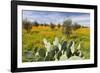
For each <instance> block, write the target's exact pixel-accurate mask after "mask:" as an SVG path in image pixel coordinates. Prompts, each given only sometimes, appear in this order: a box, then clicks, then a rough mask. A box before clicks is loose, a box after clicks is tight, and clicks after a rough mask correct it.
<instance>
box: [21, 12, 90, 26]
mask: <svg viewBox="0 0 100 73" xmlns="http://www.w3.org/2000/svg"><path fill="white" fill-rule="evenodd" d="M25 18H27V19H28V20H29V21H31V22H34V21H38V22H39V23H51V22H52V23H55V24H57V23H63V21H64V20H65V19H69V18H70V19H72V21H73V23H74V22H77V23H79V24H82V25H87V26H89V24H90V23H89V22H90V15H89V14H88V13H75V12H53V11H52V12H50V11H32V10H31V11H27V10H24V11H23V19H25Z"/></svg>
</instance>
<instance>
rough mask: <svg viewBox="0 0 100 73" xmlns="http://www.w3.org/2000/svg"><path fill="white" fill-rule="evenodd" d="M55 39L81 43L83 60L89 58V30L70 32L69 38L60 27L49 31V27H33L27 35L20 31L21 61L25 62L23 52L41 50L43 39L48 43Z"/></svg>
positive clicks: (80, 29) (82, 29) (81, 29)
mask: <svg viewBox="0 0 100 73" xmlns="http://www.w3.org/2000/svg"><path fill="white" fill-rule="evenodd" d="M55 37H58V38H59V40H61V39H62V38H64V40H74V41H78V42H80V43H81V47H82V48H81V50H82V51H83V54H84V57H85V58H84V59H89V58H90V28H79V29H77V30H75V31H72V34H71V35H70V37H69V38H67V37H66V35H64V34H63V33H62V27H60V28H58V27H56V28H55V29H51V28H50V27H49V26H38V27H35V26H33V27H32V29H31V31H30V32H29V33H27V32H26V30H24V29H23V30H22V52H23V56H22V58H23V59H22V61H23V62H25V57H24V52H25V51H27V50H28V51H30V50H31V51H32V50H34V48H36V47H37V48H43V47H44V44H43V39H44V38H46V39H48V41H50V43H51V44H52V42H53V41H54V39H55Z"/></svg>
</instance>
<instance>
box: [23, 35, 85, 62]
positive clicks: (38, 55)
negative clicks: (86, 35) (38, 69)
mask: <svg viewBox="0 0 100 73" xmlns="http://www.w3.org/2000/svg"><path fill="white" fill-rule="evenodd" d="M43 43H44V48H40V49H38V48H35V49H34V51H26V52H25V54H24V55H25V56H26V60H27V61H30V62H37V61H62V60H63V61H64V60H81V59H83V58H84V55H83V52H82V51H81V44H80V42H78V45H77V47H75V44H76V43H75V41H72V40H70V41H64V40H61V41H59V39H58V38H57V37H55V40H54V41H53V43H52V44H51V43H50V42H48V41H47V39H43Z"/></svg>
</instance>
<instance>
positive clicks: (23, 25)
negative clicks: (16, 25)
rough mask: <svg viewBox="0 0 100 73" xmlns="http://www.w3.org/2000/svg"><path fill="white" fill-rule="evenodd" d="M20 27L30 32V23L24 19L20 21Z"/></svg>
mask: <svg viewBox="0 0 100 73" xmlns="http://www.w3.org/2000/svg"><path fill="white" fill-rule="evenodd" d="M22 27H23V28H24V29H25V30H26V31H27V32H30V30H31V29H32V24H31V23H30V22H29V21H28V20H27V19H26V20H23V21H22Z"/></svg>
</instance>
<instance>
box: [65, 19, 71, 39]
mask: <svg viewBox="0 0 100 73" xmlns="http://www.w3.org/2000/svg"><path fill="white" fill-rule="evenodd" d="M63 33H64V34H66V35H67V36H68V37H69V36H70V34H71V33H72V20H71V19H68V20H65V21H64V22H63Z"/></svg>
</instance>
